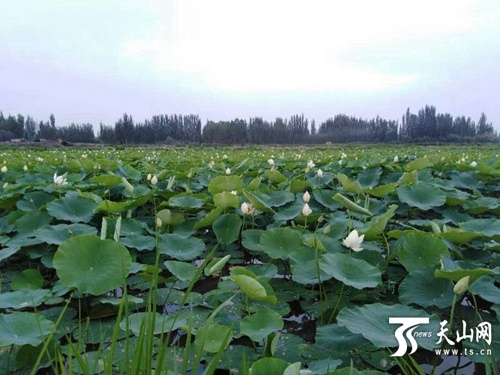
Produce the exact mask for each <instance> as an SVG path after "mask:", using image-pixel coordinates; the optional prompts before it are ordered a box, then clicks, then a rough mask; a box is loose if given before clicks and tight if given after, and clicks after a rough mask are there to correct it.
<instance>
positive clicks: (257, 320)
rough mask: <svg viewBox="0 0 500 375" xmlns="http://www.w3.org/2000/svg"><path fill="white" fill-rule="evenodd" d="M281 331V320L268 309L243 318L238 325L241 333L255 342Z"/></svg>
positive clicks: (275, 313)
mask: <svg viewBox="0 0 500 375" xmlns="http://www.w3.org/2000/svg"><path fill="white" fill-rule="evenodd" d="M281 329H283V318H282V317H281V315H280V314H278V313H277V312H275V311H273V310H271V309H268V308H261V309H259V310H258V311H257V312H256V313H255V314H252V315H248V316H246V317H244V318H243V319H242V320H241V323H240V331H241V333H242V334H244V335H247V336H248V337H250V338H251V339H252V340H253V341H256V342H259V341H261V340H264V338H265V337H266V336H267V335H269V334H270V333H272V332H275V331H279V330H281Z"/></svg>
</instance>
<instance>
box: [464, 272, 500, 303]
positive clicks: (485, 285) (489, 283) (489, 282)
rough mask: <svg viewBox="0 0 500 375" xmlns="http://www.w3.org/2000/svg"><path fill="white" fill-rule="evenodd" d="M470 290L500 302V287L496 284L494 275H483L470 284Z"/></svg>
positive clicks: (487, 299) (493, 301) (491, 300)
mask: <svg viewBox="0 0 500 375" xmlns="http://www.w3.org/2000/svg"><path fill="white" fill-rule="evenodd" d="M470 291H471V292H472V293H473V294H477V295H479V296H481V298H482V299H485V300H486V301H490V302H492V303H500V288H498V287H497V286H496V285H495V278H494V277H493V276H483V277H480V278H479V279H477V280H476V281H474V282H473V283H472V284H470Z"/></svg>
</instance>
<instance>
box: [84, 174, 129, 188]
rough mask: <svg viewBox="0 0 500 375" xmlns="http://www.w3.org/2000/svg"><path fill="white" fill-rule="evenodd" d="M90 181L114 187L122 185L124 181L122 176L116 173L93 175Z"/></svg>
mask: <svg viewBox="0 0 500 375" xmlns="http://www.w3.org/2000/svg"><path fill="white" fill-rule="evenodd" d="M90 181H91V182H95V183H96V184H100V185H104V186H107V187H112V186H118V185H120V184H121V183H122V177H120V176H117V175H115V174H103V175H100V176H94V177H92V178H91V179H90Z"/></svg>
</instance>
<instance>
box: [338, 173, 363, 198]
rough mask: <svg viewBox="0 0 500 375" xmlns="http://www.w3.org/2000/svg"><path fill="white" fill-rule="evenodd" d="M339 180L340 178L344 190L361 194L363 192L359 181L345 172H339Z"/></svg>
mask: <svg viewBox="0 0 500 375" xmlns="http://www.w3.org/2000/svg"><path fill="white" fill-rule="evenodd" d="M337 180H339V182H340V183H341V184H342V187H343V188H344V190H345V191H346V192H348V193H354V194H361V193H362V192H363V188H362V186H361V184H360V183H359V181H357V180H356V181H352V180H351V179H349V177H348V176H346V175H345V174H343V173H338V174H337Z"/></svg>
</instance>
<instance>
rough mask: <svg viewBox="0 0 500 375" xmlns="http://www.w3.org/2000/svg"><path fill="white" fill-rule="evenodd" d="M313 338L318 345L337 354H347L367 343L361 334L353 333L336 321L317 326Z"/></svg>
mask: <svg viewBox="0 0 500 375" xmlns="http://www.w3.org/2000/svg"><path fill="white" fill-rule="evenodd" d="M315 340H316V344H317V345H318V346H319V347H321V348H322V349H324V350H325V351H327V352H331V353H335V354H337V355H339V354H340V353H342V354H344V353H345V354H347V353H349V352H350V351H351V350H353V349H355V348H360V347H362V346H363V345H366V344H367V343H368V342H367V340H366V339H365V338H364V337H363V336H361V335H353V334H352V332H351V331H349V330H348V329H347V328H345V327H343V326H339V325H338V324H337V323H335V324H328V325H324V326H319V327H318V328H317V329H316V337H315Z"/></svg>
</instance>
